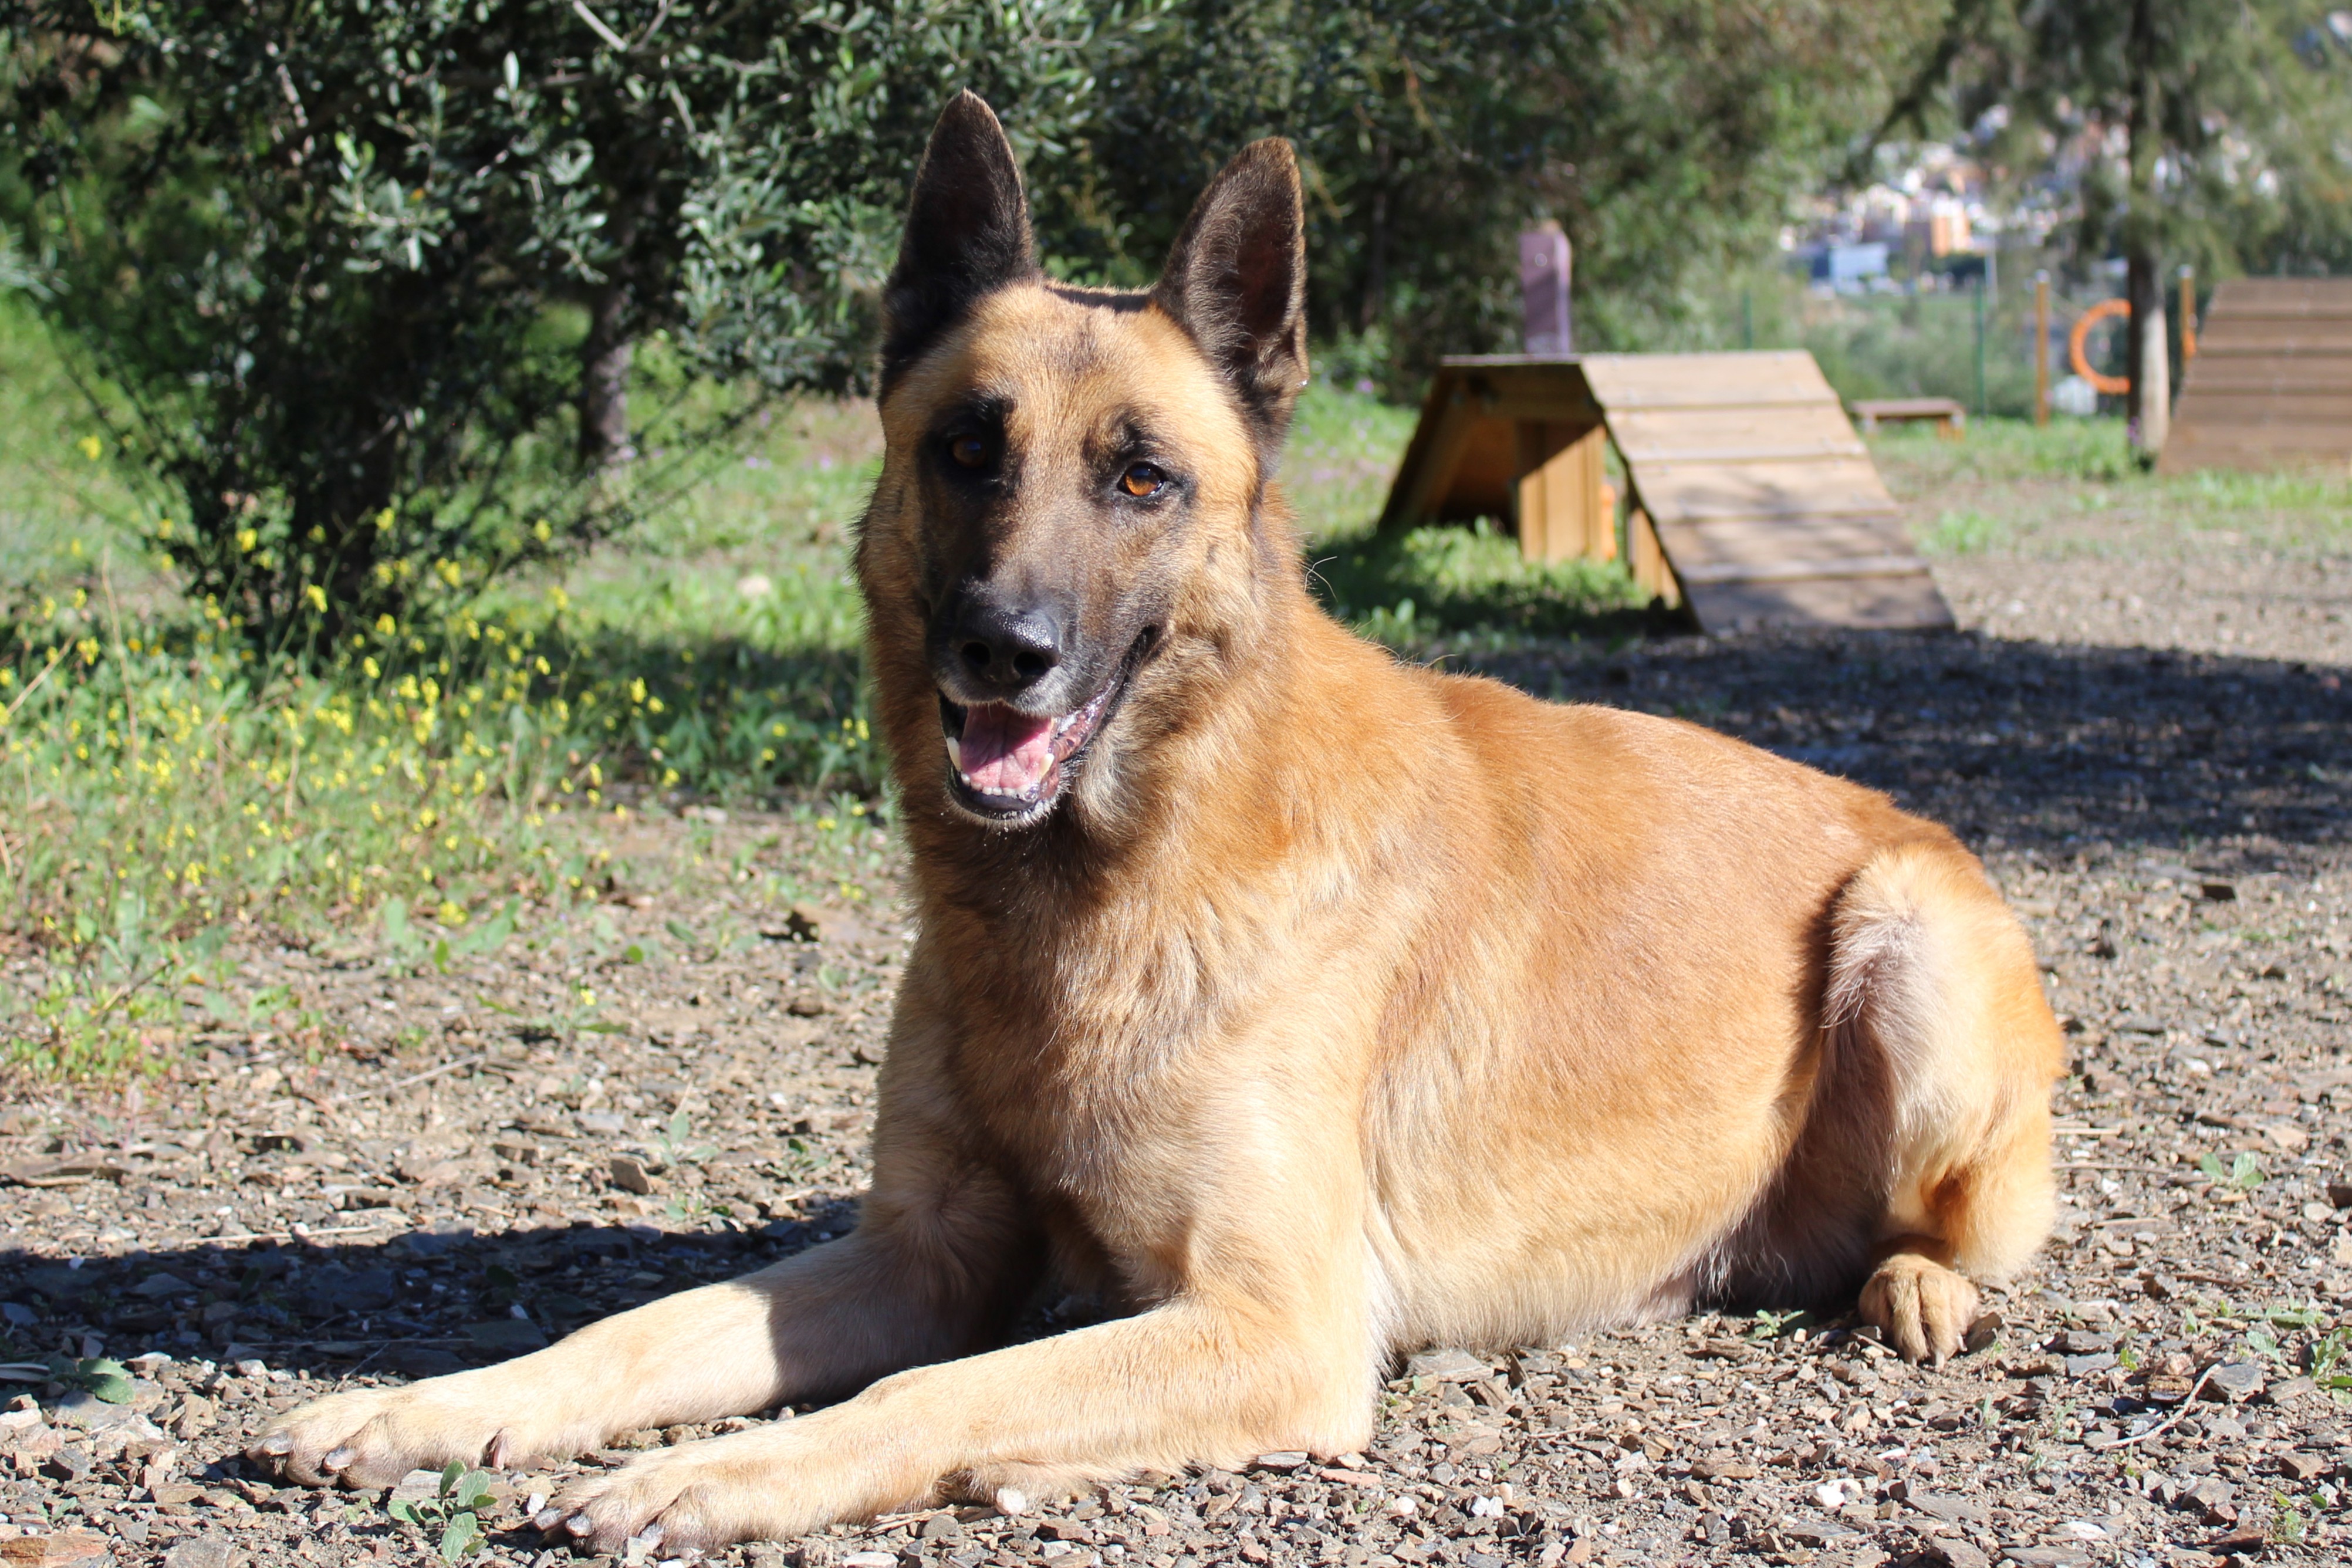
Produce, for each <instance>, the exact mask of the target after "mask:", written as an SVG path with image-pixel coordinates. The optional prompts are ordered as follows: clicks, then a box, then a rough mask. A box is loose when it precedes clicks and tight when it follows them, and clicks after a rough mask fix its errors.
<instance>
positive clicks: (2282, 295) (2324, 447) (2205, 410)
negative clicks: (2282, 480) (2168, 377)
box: [2156, 278, 2352, 474]
mask: <svg viewBox="0 0 2352 1568" xmlns="http://www.w3.org/2000/svg"><path fill="white" fill-rule="evenodd" d="M2347 460H2352V278H2233V279H2231V280H2230V281H2228V282H2226V283H2223V284H2221V286H2220V287H2218V288H2216V289H2214V290H2213V298H2212V300H2211V302H2210V304H2208V305H2207V306H2206V307H2205V321H2204V323H2203V325H2202V327H2201V328H2200V330H2199V331H2198V334H2197V353H2196V357H2195V358H2193V359H2191V360H2190V361H2189V368H2188V372H2187V374H2185V375H2184V376H2183V377H2182V378H2181V388H2180V400H2179V403H2177V404H2176V405H2174V407H2173V412H2172V429H2171V433H2170V434H2169V435H2168V436H2167V437H2165V442H2164V451H2163V453H2162V454H2161V455H2160V456H2159V457H2158V458H2157V463H2156V471H2157V472H2158V473H2159V474H2185V473H2190V472H2193V471H2195V470H2196V469H2199V468H2282V467H2286V466H2289V465H2292V464H2296V463H2315V462H2336V463H2342V462H2345V461H2347Z"/></svg>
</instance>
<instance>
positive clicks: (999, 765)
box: [959, 702, 1054, 795]
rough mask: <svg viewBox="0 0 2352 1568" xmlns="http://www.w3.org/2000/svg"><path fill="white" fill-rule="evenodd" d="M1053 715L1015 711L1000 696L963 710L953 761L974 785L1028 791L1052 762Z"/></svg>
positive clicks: (991, 791)
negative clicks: (958, 749) (958, 756)
mask: <svg viewBox="0 0 2352 1568" xmlns="http://www.w3.org/2000/svg"><path fill="white" fill-rule="evenodd" d="M1053 735H1054V721H1052V720H1051V719H1032V718H1031V717H1029V715H1028V714H1026V713H1016V712H1014V711H1013V710H1012V709H1010V708H1007V707H1006V706H1004V705H1003V703H1001V702H986V703H982V704H980V705H979V706H977V707H974V708H971V709H968V710H965V713H964V720H963V740H962V742H961V747H962V756H961V759H960V763H959V765H960V766H961V769H962V772H963V776H964V777H965V778H967V779H969V780H971V786H972V788H974V789H977V790H981V791H982V792H984V793H986V794H989V795H1031V794H1034V793H1035V791H1036V790H1037V788H1038V787H1039V786H1040V785H1042V784H1044V783H1045V774H1046V773H1048V772H1050V771H1051V770H1052V768H1053V766H1054V742H1053Z"/></svg>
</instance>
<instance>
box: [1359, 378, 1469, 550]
mask: <svg viewBox="0 0 2352 1568" xmlns="http://www.w3.org/2000/svg"><path fill="white" fill-rule="evenodd" d="M1455 390H1456V388H1455V378H1454V375H1452V374H1449V373H1448V372H1446V371H1444V370H1443V369H1441V370H1440V371H1439V372H1438V373H1437V374H1436V375H1435V376H1433V377H1432V378H1431V380H1430V384H1429V395H1427V396H1426V397H1424V398H1423V399H1422V403H1421V419H1420V421H1419V423H1417V424H1415V425H1414V426H1413V429H1412V441H1410V442H1409V443H1407V445H1406V447H1405V452H1404V461H1403V462H1402V463H1401V464H1399V465H1398V467H1397V477H1396V482H1395V483H1394V484H1393V485H1391V487H1390V488H1389V500H1388V504H1387V505H1386V506H1384V507H1382V508H1381V522H1380V526H1381V527H1382V528H1391V527H1402V526H1409V525H1410V524H1411V523H1412V522H1416V521H1420V520H1421V519H1422V518H1423V517H1424V516H1426V515H1428V513H1429V512H1430V511H1432V510H1433V509H1434V504H1435V503H1436V501H1437V500H1439V499H1440V498H1442V497H1443V496H1444V493H1445V489H1444V487H1445V481H1446V480H1447V479H1451V478H1453V476H1454V465H1455V464H1456V463H1457V462H1458V461H1459V460H1460V458H1461V455H1462V441H1463V437H1465V436H1466V435H1468V433H1469V429H1470V426H1471V423H1472V422H1473V420H1474V419H1475V415H1474V414H1473V413H1472V412H1471V410H1470V408H1469V406H1468V405H1467V404H1466V403H1465V402H1464V401H1463V400H1462V399H1461V398H1459V397H1456V396H1455V395H1454V393H1455Z"/></svg>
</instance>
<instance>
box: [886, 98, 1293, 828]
mask: <svg viewBox="0 0 2352 1568" xmlns="http://www.w3.org/2000/svg"><path fill="white" fill-rule="evenodd" d="M1305 288H1306V251H1305V243H1304V239H1303V237H1302V233H1301V227H1300V214H1299V193H1298V172H1297V164H1296V163H1295V162H1294V160H1293V159H1292V156H1291V153H1290V148H1289V146H1288V144H1287V143H1286V142H1279V141H1265V142H1256V143H1255V144H1253V145H1251V146H1250V147H1248V148H1246V149H1244V151H1243V152H1242V153H1241V154H1240V155H1239V156H1238V157H1236V158H1234V161H1233V162H1232V163H1229V164H1227V165H1226V167H1225V169H1224V171H1223V173H1221V174H1219V175H1218V176H1217V177H1216V179H1215V180H1214V181H1213V183H1212V184H1210V186H1209V188H1208V189H1207V190H1206V191H1205V192H1204V193H1202V196H1201V199H1200V201H1199V203H1198V205H1195V206H1194V208H1193V210H1192V216H1191V217H1190V218H1188V219H1187V220H1186V222H1185V225H1184V228H1183V231H1182V233H1181V236H1180V237H1178V239H1177V241H1176V245H1175V248H1174V250H1173V252H1172V253H1171V256H1170V258H1169V261H1168V266H1167V268H1166V271H1165V273H1164V274H1163V276H1162V277H1161V279H1160V282H1159V283H1158V284H1157V285H1156V286H1154V287H1153V288H1152V289H1149V290H1146V291H1141V292H1132V293H1130V292H1118V291H1110V290H1101V289H1076V288H1070V287H1066V286H1063V285H1060V284H1057V283H1055V282H1053V281H1052V280H1051V279H1048V278H1046V276H1045V274H1044V273H1042V272H1041V271H1040V270H1039V269H1038V267H1037V263H1036V259H1035V252H1034V247H1033V244H1032V241H1031V237H1030V228H1029V211H1028V205H1027V202H1026V200H1025V198H1024V195H1023V194H1022V187H1021V174H1020V170H1019V168H1018V167H1017V166H1016V165H1015V163H1014V162H1013V149H1012V147H1011V145H1010V144H1009V143H1008V142H1006V141H1005V137H1004V132H1003V128H1002V127H1001V126H999V125H998V123H997V121H996V117H995V115H993V114H992V113H991V112H990V111H989V109H988V106H987V105H986V104H984V103H982V101H981V100H979V99H978V98H976V97H974V96H972V95H971V93H968V92H967V93H963V94H961V95H960V96H959V97H958V98H957V99H956V100H955V101H954V102H952V103H950V105H949V106H948V108H947V110H946V111H945V112H944V113H942V114H941V115H940V121H939V124H938V125H937V127H936V128H935V129H934V130H933V131H932V132H931V140H930V145H929V148H928V149H927V150H926V151H925V153H924V154H923V163H922V167H921V169H920V171H919V173H918V174H917V175H916V178H915V190H914V196H913V199H912V201H911V203H910V204H909V208H908V215H907V229H906V236H905V239H904V241H903V243H902V245H901V247H900V249H899V253H898V267H897V269H896V270H895V271H893V272H892V274H891V276H890V281H889V286H888V291H887V296H886V310H887V336H886V339H885V341H884V344H883V349H882V379H881V409H882V424H883V431H884V437H885V441H886V448H887V449H886V456H885V458H884V464H883V471H882V478H881V480H880V482H879V484H878V485H877V487H876V490H875V496H874V500H873V503H872V505H871V507H870V508H869V509H868V511H867V514H866V521H865V523H864V526H863V529H862V531H861V533H860V538H859V544H858V572H859V578H860V582H861V584H862V585H863V587H864V589H865V592H866V604H867V612H868V616H869V639H870V646H871V648H872V652H873V656H874V662H875V676H876V679H877V695H878V697H879V698H880V702H881V708H882V717H883V721H884V723H885V726H886V728H887V732H888V736H889V740H890V743H891V746H892V748H893V751H894V752H895V755H896V759H897V766H898V773H899V780H900V784H901V786H902V788H903V789H905V790H906V791H907V793H908V796H909V801H910V804H919V803H920V802H921V801H922V800H924V799H928V798H929V797H930V796H931V795H933V793H934V792H937V793H939V794H940V795H943V796H944V798H945V801H946V803H947V805H949V806H950V808H951V809H952V810H953V811H954V812H955V813H957V814H959V815H961V816H963V817H965V818H967V819H971V820H976V821H978V822H982V823H985V824H989V825H992V826H1000V827H1006V828H1017V827H1025V826H1033V825H1035V824H1038V823H1041V822H1044V821H1045V820H1046V819H1047V818H1048V817H1050V816H1052V815H1053V814H1054V813H1055V809H1056V807H1057V806H1059V805H1061V804H1062V803H1063V802H1064V801H1066V800H1069V799H1072V798H1073V797H1075V798H1076V800H1077V802H1078V803H1079V805H1078V806H1077V807H1076V809H1084V808H1085V807H1086V806H1087V805H1089V804H1091V805H1095V806H1097V807H1107V806H1108V805H1109V804H1110V799H1111V796H1112V795H1113V794H1114V793H1115V791H1116V788H1117V783H1116V780H1117V775H1118V773H1119V772H1120V770H1121V767H1122V759H1131V758H1132V757H1133V755H1134V754H1135V751H1136V746H1137V742H1138V740H1139V737H1140V736H1141V735H1142V734H1144V733H1146V732H1150V731H1166V730H1168V729H1172V728H1178V727H1181V721H1182V715H1181V706H1182V705H1183V703H1184V702H1185V700H1186V696H1185V693H1186V689H1187V686H1188V684H1190V683H1192V682H1196V681H1198V680H1199V679H1202V678H1203V677H1205V676H1206V675H1207V674H1208V672H1209V671H1210V670H1211V669H1212V668H1214V667H1216V666H1218V665H1219V664H1221V663H1223V662H1224V661H1225V660H1227V659H1228V658H1230V657H1231V655H1232V653H1233V651H1234V647H1235V645H1236V643H1237V641H1238V640H1240V639H1245V638H1246V637H1249V636H1250V634H1251V629H1252V627H1253V626H1255V625H1256V624H1257V623H1258V622H1259V621H1260V619H1261V618H1262V617H1263V616H1265V614H1266V613H1267V608H1268V605H1269V604H1270V603H1271V601H1272V598H1273V596H1274V595H1275V592H1276V585H1277V584H1278V583H1279V582H1280V581H1281V580H1283V579H1284V578H1285V577H1286V576H1287V577H1288V578H1291V579H1295V578H1296V576H1297V566H1296V564H1295V562H1296V556H1295V553H1294V552H1293V548H1292V545H1291V541H1290V538H1289V531H1288V525H1287V522H1286V520H1285V519H1284V518H1283V517H1282V516H1281V515H1280V514H1279V510H1278V509H1277V508H1273V507H1269V506H1268V505H1267V504H1266V493H1265V487H1266V480H1267V478H1268V475H1269V473H1270V471H1271V469H1272V467H1273V464H1274V460H1275V458H1276V454H1277V453H1278V451H1279V449H1280V446H1281V440H1282V436H1283V432H1284V430H1285V428H1286V426H1287V425H1288V423H1289V418H1290V412H1291V408H1292V405H1293V404H1294V402H1295V401H1296V399H1297V394H1298V390H1299V387H1300V386H1301V385H1302V384H1303V383H1304V381H1305V379H1306V375H1307V344H1306V326H1305V320H1304V314H1303V311H1304V298H1305Z"/></svg>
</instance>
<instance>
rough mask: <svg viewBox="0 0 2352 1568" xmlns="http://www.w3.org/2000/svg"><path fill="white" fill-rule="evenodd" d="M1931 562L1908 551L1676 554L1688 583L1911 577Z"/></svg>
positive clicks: (1677, 573)
mask: <svg viewBox="0 0 2352 1568" xmlns="http://www.w3.org/2000/svg"><path fill="white" fill-rule="evenodd" d="M1926 570H1927V562H1925V561H1924V560H1922V559H1920V558H1919V557H1918V556H1916V555H1914V554H1912V553H1911V552H1909V551H1907V550H1906V551H1905V552H1903V553H1901V554H1899V555H1850V556H1847V557H1845V558H1844V559H1843V560H1840V561H1759V562H1754V563H1748V562H1733V561H1717V562H1710V563H1696V562H1691V561H1685V560H1683V559H1682V558H1681V557H1680V556H1679V555H1677V556H1676V557H1675V576H1677V577H1679V578H1681V579H1682V580H1683V581H1684V582H1685V583H1793V582H1796V581H1798V580H1799V579H1801V578H1821V579H1824V580H1826V579H1829V578H1832V577H1908V576H1910V575H1912V574H1915V573H1919V572H1925V571H1926Z"/></svg>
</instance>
